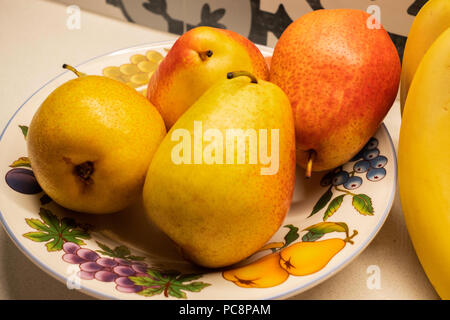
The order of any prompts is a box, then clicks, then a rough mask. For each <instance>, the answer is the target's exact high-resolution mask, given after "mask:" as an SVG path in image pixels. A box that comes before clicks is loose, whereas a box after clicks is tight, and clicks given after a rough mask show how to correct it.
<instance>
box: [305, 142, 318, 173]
mask: <svg viewBox="0 0 450 320" xmlns="http://www.w3.org/2000/svg"><path fill="white" fill-rule="evenodd" d="M308 153H309V155H308V163H307V164H306V173H305V177H306V178H308V179H309V178H311V174H312V165H313V162H314V160H315V159H316V156H317V153H316V151H314V150H313V149H311V150H309V151H308Z"/></svg>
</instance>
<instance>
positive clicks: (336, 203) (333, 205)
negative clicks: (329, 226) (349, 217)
mask: <svg viewBox="0 0 450 320" xmlns="http://www.w3.org/2000/svg"><path fill="white" fill-rule="evenodd" d="M345 196H346V195H345V194H341V195H340V196H337V197H336V198H334V199H333V200H331V202H330V204H329V205H328V208H327V210H326V211H325V214H324V215H323V221H326V220H327V219H328V218H329V217H331V216H332V215H333V214H334V213H335V212H336V211H337V210H338V209H339V208H340V206H341V204H342V201H343V200H344V197H345Z"/></svg>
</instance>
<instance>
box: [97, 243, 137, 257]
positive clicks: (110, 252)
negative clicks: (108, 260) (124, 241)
mask: <svg viewBox="0 0 450 320" xmlns="http://www.w3.org/2000/svg"><path fill="white" fill-rule="evenodd" d="M96 242H97V245H98V246H99V247H100V249H101V250H96V251H97V252H99V253H101V254H103V255H105V256H109V257H113V258H121V259H125V260H128V261H142V260H145V257H139V256H133V255H131V252H130V249H128V248H127V247H126V246H123V245H121V246H117V247H115V248H114V249H111V248H110V247H108V246H107V245H106V244H104V243H101V242H99V241H96Z"/></svg>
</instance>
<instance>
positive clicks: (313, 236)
mask: <svg viewBox="0 0 450 320" xmlns="http://www.w3.org/2000/svg"><path fill="white" fill-rule="evenodd" d="M323 235H324V233H315V232H313V231H308V232H307V233H306V234H304V235H303V237H302V241H304V242H313V241H316V240H319V239H320V238H322V237H323Z"/></svg>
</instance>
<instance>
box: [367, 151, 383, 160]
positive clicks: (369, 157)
mask: <svg viewBox="0 0 450 320" xmlns="http://www.w3.org/2000/svg"><path fill="white" fill-rule="evenodd" d="M379 154H380V150H378V149H372V150H366V151H364V153H363V158H364V160H372V159H375V158H376V157H378V155H379Z"/></svg>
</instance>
